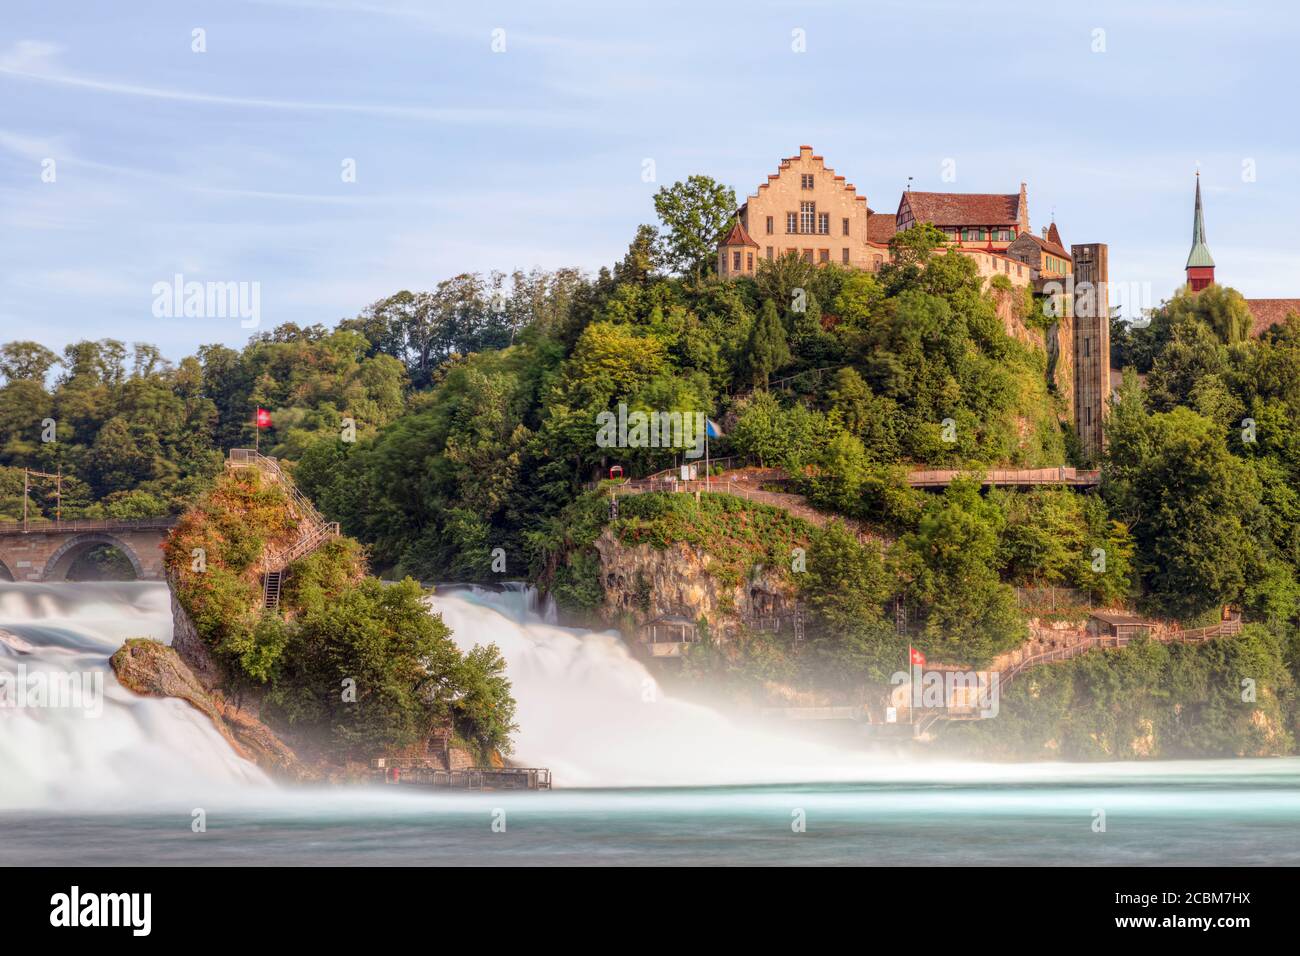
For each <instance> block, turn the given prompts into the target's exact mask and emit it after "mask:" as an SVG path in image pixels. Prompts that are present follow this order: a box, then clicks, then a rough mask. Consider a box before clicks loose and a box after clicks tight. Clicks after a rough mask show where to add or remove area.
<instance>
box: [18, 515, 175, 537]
mask: <svg viewBox="0 0 1300 956" xmlns="http://www.w3.org/2000/svg"><path fill="white" fill-rule="evenodd" d="M176 520H177V519H176V517H175V516H174V515H169V516H165V517H161V518H132V519H123V520H116V519H99V518H76V519H74V520H71V521H54V520H53V519H50V518H31V519H28V520H27V521H26V522H23V521H0V534H31V533H47V532H60V531H165V530H167V529H168V528H171V527H173V526H175V524H176Z"/></svg>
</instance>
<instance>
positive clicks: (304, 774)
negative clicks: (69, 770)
mask: <svg viewBox="0 0 1300 956" xmlns="http://www.w3.org/2000/svg"><path fill="white" fill-rule="evenodd" d="M110 663H111V664H112V666H113V672H114V673H115V674H116V675H117V680H118V683H120V684H121V685H122V686H123V687H125V688H126V689H127V690H129V691H131V692H132V693H135V694H140V695H141V696H144V697H176V698H179V699H180V700H183V701H185V702H186V703H188V704H189V705H190V706H192V707H194V708H195V709H196V710H199V711H201V712H202V713H203V714H205V715H206V716H207V717H208V719H209V720H211V721H212V725H213V726H214V727H215V728H216V729H217V732H218V733H219V734H221V736H222V737H224V738H225V739H226V742H227V743H229V744H230V746H231V749H233V750H234V751H235V753H237V754H239V755H240V756H241V757H243V758H244V759H245V760H249V761H251V762H252V763H255V764H257V766H259V767H261V768H262V769H263V770H265V771H266V772H267V773H269V774H271V775H272V776H274V777H278V778H280V779H284V780H292V781H310V780H317V779H320V778H321V776H322V774H321V773H320V772H318V771H317V770H315V769H314V768H312V767H309V766H307V765H306V764H304V763H303V762H302V761H301V760H299V759H298V757H297V755H296V754H295V753H294V752H293V751H292V750H290V749H289V748H288V746H286V745H285V743H284V742H283V741H282V740H280V738H279V737H277V736H276V735H275V734H274V733H272V731H271V730H270V728H268V727H267V726H266V725H265V724H263V723H262V722H261V721H260V720H258V719H257V717H255V716H254V715H253V714H252V713H250V712H249V711H247V710H245V709H242V708H238V707H235V706H233V705H232V704H231V703H230V702H229V701H227V700H226V698H225V696H224V695H223V694H221V693H220V691H210V690H209V689H208V688H206V687H204V685H203V684H202V683H201V682H200V680H199V678H198V677H197V676H196V675H195V673H194V671H193V670H191V668H190V666H189V665H188V664H187V663H186V662H185V661H184V660H182V659H181V655H180V654H179V653H178V652H177V651H176V650H175V649H174V648H172V647H168V646H167V645H166V644H160V643H158V642H157V641H150V640H144V639H140V638H137V639H134V640H129V641H127V642H126V643H125V644H123V645H122V646H121V647H120V648H118V650H117V653H115V654H114V655H113V657H112V659H111V660H110Z"/></svg>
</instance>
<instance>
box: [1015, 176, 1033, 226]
mask: <svg viewBox="0 0 1300 956" xmlns="http://www.w3.org/2000/svg"><path fill="white" fill-rule="evenodd" d="M1016 221H1017V223H1018V224H1019V226H1020V231H1021V232H1029V231H1030V230H1029V194H1028V192H1027V191H1026V190H1025V182H1024V180H1021V181H1020V203H1019V204H1018V205H1017V206H1016Z"/></svg>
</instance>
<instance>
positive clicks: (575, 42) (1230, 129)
mask: <svg viewBox="0 0 1300 956" xmlns="http://www.w3.org/2000/svg"><path fill="white" fill-rule="evenodd" d="M0 3H2V4H3V17H2V18H0V341H8V340H11V339H15V338H34V339H37V340H38V341H41V342H43V343H44V344H46V345H48V346H50V347H52V348H56V349H61V348H62V347H63V346H64V345H66V344H67V343H69V342H72V341H76V340H79V339H83V338H102V337H112V338H116V339H120V340H122V341H125V342H136V341H146V342H152V343H154V344H157V345H159V346H160V347H161V348H162V350H163V352H164V354H165V355H167V356H169V357H171V358H173V359H179V358H180V357H182V356H184V355H187V354H191V353H192V352H193V351H194V350H195V349H196V348H197V347H198V346H199V345H201V344H206V343H214V342H221V343H225V344H228V345H232V346H239V345H241V344H243V343H244V342H245V341H247V339H248V337H249V335H250V334H253V333H254V332H258V331H266V330H269V329H271V328H273V327H274V326H276V325H278V324H280V323H282V322H296V323H298V324H312V323H317V322H320V323H324V324H326V325H332V324H333V323H334V322H336V321H338V320H339V319H343V318H347V317H350V316H354V315H356V314H357V313H358V312H359V311H360V310H362V309H363V308H364V307H365V306H366V305H367V304H369V303H371V302H373V301H375V300H377V299H379V298H382V297H384V296H386V295H390V294H392V293H393V292H396V291H398V290H400V289H412V290H418V289H430V288H432V287H433V286H434V285H436V283H437V282H438V281H440V280H442V279H445V278H448V277H450V276H453V275H456V274H458V273H462V272H471V271H481V272H487V271H490V270H494V269H497V270H501V271H505V272H510V271H512V270H514V269H517V268H518V269H531V268H534V267H540V268H555V267H560V266H576V267H579V268H582V269H585V270H589V271H594V270H595V269H598V268H599V267H600V266H602V265H608V264H612V263H613V262H615V261H617V260H618V259H619V258H621V256H622V255H623V253H624V252H625V251H626V248H627V244H628V242H629V241H630V240H631V238H632V236H633V234H634V233H635V231H636V227H637V226H638V224H640V223H644V222H653V221H654V208H653V204H652V201H651V200H652V196H653V194H654V192H655V190H656V189H658V188H660V187H661V186H664V185H669V184H671V183H672V182H674V181H675V180H678V179H684V178H685V177H686V176H688V175H691V174H693V173H704V174H707V175H710V176H713V177H715V178H716V179H718V180H720V181H721V182H723V183H725V184H727V185H730V186H732V187H733V188H734V189H735V190H736V193H737V197H738V201H741V202H743V201H744V198H745V197H746V196H747V195H748V194H750V193H752V192H753V191H754V190H755V189H756V188H757V186H758V185H759V183H761V182H763V181H764V180H765V178H766V177H767V175H768V174H769V173H772V172H775V171H776V168H777V165H778V163H779V162H780V160H781V158H782V157H786V156H792V155H795V154H796V153H797V152H798V149H799V146H800V145H801V144H805V143H806V144H809V145H811V146H813V147H814V148H815V149H816V151H817V152H818V153H819V154H821V155H822V156H824V157H825V159H826V162H827V163H828V164H829V165H830V166H832V167H834V169H835V170H836V172H837V173H840V174H843V175H845V176H846V177H847V179H848V181H849V182H851V183H853V184H854V185H855V186H856V187H857V188H858V191H859V192H860V193H865V194H866V196H867V199H868V203H869V204H870V206H871V207H872V208H873V209H876V210H878V211H879V210H885V211H893V210H894V209H896V208H897V205H898V200H899V196H900V194H901V192H902V190H903V189H905V188H906V186H907V182H908V177H909V176H910V177H912V183H913V186H914V188H916V189H923V190H951V191H962V192H966V191H968V192H1008V193H1009V192H1015V191H1017V190H1018V189H1019V184H1020V182H1021V180H1024V181H1026V182H1027V183H1028V190H1029V211H1030V218H1031V221H1032V225H1033V228H1034V229H1035V231H1037V230H1038V229H1039V228H1040V227H1041V226H1043V225H1046V224H1047V223H1048V222H1049V221H1050V220H1051V219H1052V218H1053V216H1054V218H1055V221H1056V223H1057V226H1058V228H1059V229H1060V231H1061V233H1062V237H1063V238H1064V240H1065V242H1066V243H1067V244H1069V243H1081V242H1106V243H1109V244H1110V262H1111V279H1112V282H1113V283H1114V284H1116V285H1118V286H1126V285H1128V284H1130V283H1136V284H1137V285H1136V286H1133V288H1134V289H1135V290H1137V289H1141V290H1143V291H1141V292H1140V293H1138V292H1136V291H1135V294H1134V296H1133V298H1134V300H1135V301H1140V299H1141V297H1142V296H1147V297H1149V298H1150V299H1151V300H1152V302H1151V303H1150V304H1155V303H1157V302H1158V301H1159V300H1160V299H1162V298H1165V297H1167V296H1168V295H1170V294H1171V293H1172V292H1173V291H1174V289H1175V288H1176V287H1177V286H1178V285H1179V284H1180V283H1181V282H1182V281H1183V273H1182V268H1183V264H1184V262H1185V260H1186V256H1187V252H1188V249H1189V247H1190V243H1191V225H1192V195H1193V189H1194V184H1195V179H1194V177H1195V172H1196V170H1197V169H1199V170H1200V171H1201V177H1202V188H1203V192H1204V200H1205V206H1206V227H1207V233H1208V239H1209V246H1210V249H1211V250H1212V252H1213V254H1214V257H1215V260H1216V262H1217V265H1218V278H1219V281H1220V282H1223V283H1226V284H1230V285H1233V286H1235V287H1237V288H1239V289H1240V290H1242V292H1243V293H1244V294H1246V295H1247V296H1248V297H1291V296H1300V229H1297V228H1296V222H1297V218H1298V217H1297V213H1298V212H1300V150H1297V145H1300V143H1298V142H1297V140H1298V139H1300V133H1297V123H1296V112H1297V107H1296V85H1297V84H1296V81H1295V73H1294V69H1295V56H1296V53H1295V51H1296V49H1297V39H1298V36H1297V34H1298V33H1300V29H1298V28H1300V6H1297V5H1294V4H1291V3H1283V2H1278V3H1260V2H1256V3H1249V4H1233V3H1223V2H1212V3H1211V2H1200V0H1181V2H1173V0H1171V2H1132V0H1127V2H1119V3H1109V2H1101V3H1091V4H1079V3H1060V4H1057V3H1053V2H1045V3H1038V4H1034V5H1025V4H1015V3H996V4H995V3H980V2H971V0H952V2H949V0H905V2H892V0H869V2H829V0H827V2H798V3H796V2H763V0H749V2H746V3H720V2H715V0H694V2H684V3H676V2H669V0H657V2H652V3H641V2H611V0H602V2H587V0H575V2H565V3H560V2H543V0H528V2H509V3H506V2H495V0H480V2H476V3H465V2H463V0H462V2H457V3H442V2H416V0H391V2H390V0H170V2H144V0H116V2H113V3H104V2H90V0H77V2H72V0H61V2H50V0H0ZM196 31H199V32H198V33H196ZM647 161H649V162H647ZM945 169H948V170H952V171H954V172H955V179H954V180H952V181H945V180H944V170H945ZM349 170H353V171H354V175H349V174H348V173H349ZM649 173H652V174H653V177H652V178H651V176H650V175H649ZM648 180H649V181H648ZM177 275H180V276H182V277H183V281H186V282H190V281H196V282H205V283H206V282H212V283H216V282H220V283H227V282H235V283H241V284H243V285H242V286H241V288H242V289H244V290H245V291H246V293H247V290H251V289H253V288H256V290H257V295H258V300H257V301H258V310H257V313H258V315H257V317H258V321H259V324H258V326H257V327H256V328H251V329H250V327H249V323H250V320H249V319H248V318H246V317H245V318H242V319H241V317H240V316H219V315H205V316H189V317H186V316H184V315H167V314H166V310H165V309H164V310H163V314H161V315H160V314H158V313H159V307H158V303H157V301H156V299H157V294H156V293H157V285H158V284H159V283H172V282H173V281H174V277H175V276H177Z"/></svg>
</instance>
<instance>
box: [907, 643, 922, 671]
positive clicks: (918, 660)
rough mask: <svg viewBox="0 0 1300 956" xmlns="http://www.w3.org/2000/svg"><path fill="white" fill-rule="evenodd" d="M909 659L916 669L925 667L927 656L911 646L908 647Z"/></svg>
mask: <svg viewBox="0 0 1300 956" xmlns="http://www.w3.org/2000/svg"><path fill="white" fill-rule="evenodd" d="M907 658H908V660H909V661H911V662H912V664H913V665H914V666H916V667H924V666H925V655H924V654H922V653H921V652H920V651H918V650H917V649H916V648H915V647H912V646H911V645H908V648H907Z"/></svg>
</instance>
